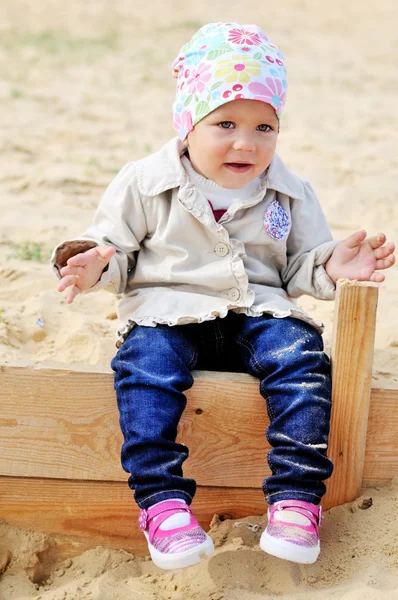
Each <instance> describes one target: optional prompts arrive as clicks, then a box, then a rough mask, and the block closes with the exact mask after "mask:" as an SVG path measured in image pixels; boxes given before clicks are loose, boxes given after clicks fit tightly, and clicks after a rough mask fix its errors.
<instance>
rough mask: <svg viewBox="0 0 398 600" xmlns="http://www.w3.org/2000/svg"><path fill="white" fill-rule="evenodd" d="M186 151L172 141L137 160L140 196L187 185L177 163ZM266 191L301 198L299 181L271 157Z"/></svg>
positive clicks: (152, 194)
mask: <svg viewBox="0 0 398 600" xmlns="http://www.w3.org/2000/svg"><path fill="white" fill-rule="evenodd" d="M185 150H186V148H185V146H184V144H183V143H182V141H181V140H180V139H179V138H178V137H175V138H173V139H172V140H170V142H168V143H167V144H166V145H165V146H163V148H161V149H160V150H159V151H158V152H155V153H154V154H151V155H150V156H147V157H146V158H142V159H141V160H138V161H137V162H136V163H135V165H136V168H137V176H138V187H139V190H140V192H141V193H142V194H143V195H144V196H156V195H157V194H161V193H162V192H165V191H166V190H170V189H173V188H176V187H180V186H182V185H186V184H187V174H186V171H185V169H184V167H183V165H182V163H181V156H182V155H183V154H184V152H185ZM266 181H267V189H271V190H275V191H276V192H280V193H282V194H286V195H287V196H290V197H291V198H294V199H296V200H303V199H304V197H305V191H304V183H303V180H302V179H301V178H300V177H298V176H297V175H294V173H292V172H291V171H289V169H287V167H285V165H284V164H283V161H282V160H281V158H280V157H279V156H278V154H275V155H274V157H273V159H272V161H271V164H270V166H269V167H268V172H267V175H266Z"/></svg>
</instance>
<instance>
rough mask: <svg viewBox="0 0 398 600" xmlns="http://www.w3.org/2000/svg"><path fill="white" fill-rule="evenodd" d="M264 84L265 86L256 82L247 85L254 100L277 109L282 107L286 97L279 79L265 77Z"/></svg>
mask: <svg viewBox="0 0 398 600" xmlns="http://www.w3.org/2000/svg"><path fill="white" fill-rule="evenodd" d="M265 82H266V84H267V85H264V84H263V83H258V82H253V83H249V90H250V91H251V92H252V94H254V95H255V96H254V100H261V101H262V102H268V103H269V104H272V106H273V107H274V108H275V109H278V108H279V106H280V105H283V103H284V101H285V96H286V92H285V91H284V90H283V87H282V83H281V82H280V81H279V79H272V77H266V78H265Z"/></svg>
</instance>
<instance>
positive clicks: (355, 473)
mask: <svg viewBox="0 0 398 600" xmlns="http://www.w3.org/2000/svg"><path fill="white" fill-rule="evenodd" d="M377 299H378V286H377V284H376V283H371V282H357V281H350V280H347V279H341V280H339V281H338V282H337V291H336V304H335V316H334V328H333V341H332V352H331V359H332V375H333V398H332V429H331V435H330V441H329V451H328V454H329V456H330V458H331V460H332V461H333V463H334V465H335V466H334V473H333V475H332V478H331V479H330V482H329V486H328V492H327V497H326V498H325V500H326V502H327V503H328V504H330V505H331V506H335V505H336V504H342V503H344V502H349V501H351V500H354V499H355V498H356V497H357V496H358V495H359V493H360V489H361V486H362V480H363V472H364V465H365V447H366V433H367V428H368V416H369V406H370V393H371V378H372V364H373V349H374V336H375V327H376V309H377Z"/></svg>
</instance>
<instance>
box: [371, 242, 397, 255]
mask: <svg viewBox="0 0 398 600" xmlns="http://www.w3.org/2000/svg"><path fill="white" fill-rule="evenodd" d="M394 250H395V245H394V244H393V243H392V242H388V244H386V245H385V246H381V247H380V248H376V250H375V253H374V254H375V257H376V258H377V259H379V258H387V256H390V254H392V253H393V252H394Z"/></svg>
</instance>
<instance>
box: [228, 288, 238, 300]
mask: <svg viewBox="0 0 398 600" xmlns="http://www.w3.org/2000/svg"><path fill="white" fill-rule="evenodd" d="M228 298H229V299H230V300H233V301H236V300H239V298H240V291H239V290H238V288H231V289H230V290H229V292H228Z"/></svg>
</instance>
